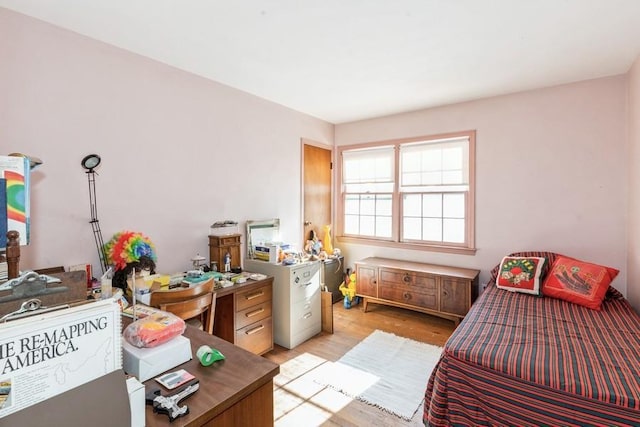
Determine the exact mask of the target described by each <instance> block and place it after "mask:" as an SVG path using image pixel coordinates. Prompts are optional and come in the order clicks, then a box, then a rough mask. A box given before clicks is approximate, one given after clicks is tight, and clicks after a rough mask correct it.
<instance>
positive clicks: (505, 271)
mask: <svg viewBox="0 0 640 427" xmlns="http://www.w3.org/2000/svg"><path fill="white" fill-rule="evenodd" d="M546 261H547V260H546V259H545V258H542V257H515V256H506V257H504V258H502V262H501V263H500V268H499V269H498V276H497V277H496V286H497V287H499V288H500V289H505V290H507V291H511V292H522V293H525V294H532V295H541V293H542V292H541V289H540V288H541V287H540V283H541V280H542V272H543V271H544V265H545V263H546Z"/></svg>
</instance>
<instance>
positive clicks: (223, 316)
mask: <svg viewBox="0 0 640 427" xmlns="http://www.w3.org/2000/svg"><path fill="white" fill-rule="evenodd" d="M272 299H273V278H272V277H267V278H266V279H264V280H247V281H246V282H245V283H242V284H237V285H233V286H230V287H228V288H222V289H217V290H216V316H215V320H214V324H213V334H214V335H216V336H218V337H220V338H222V339H224V340H227V341H229V342H230V343H233V344H235V345H237V346H238V347H242V348H244V349H245V350H248V351H250V352H252V353H255V354H263V353H266V352H268V351H270V350H272V349H273V318H272Z"/></svg>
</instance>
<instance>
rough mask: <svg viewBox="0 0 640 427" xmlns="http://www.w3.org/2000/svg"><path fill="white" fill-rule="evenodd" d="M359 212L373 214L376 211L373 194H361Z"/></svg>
mask: <svg viewBox="0 0 640 427" xmlns="http://www.w3.org/2000/svg"><path fill="white" fill-rule="evenodd" d="M360 213H361V214H362V215H374V214H375V213H376V200H375V196H362V200H361V201H360Z"/></svg>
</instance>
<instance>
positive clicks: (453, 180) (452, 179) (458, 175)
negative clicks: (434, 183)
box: [442, 170, 464, 184]
mask: <svg viewBox="0 0 640 427" xmlns="http://www.w3.org/2000/svg"><path fill="white" fill-rule="evenodd" d="M442 183H443V184H462V183H464V180H463V178H462V171H461V170H450V171H444V172H442Z"/></svg>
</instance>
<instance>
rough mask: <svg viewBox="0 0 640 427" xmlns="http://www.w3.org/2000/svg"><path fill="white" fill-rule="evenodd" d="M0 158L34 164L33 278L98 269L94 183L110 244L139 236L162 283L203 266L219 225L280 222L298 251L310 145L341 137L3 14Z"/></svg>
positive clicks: (26, 256)
mask: <svg viewBox="0 0 640 427" xmlns="http://www.w3.org/2000/svg"><path fill="white" fill-rule="evenodd" d="M0 64H2V65H1V66H0V93H1V94H2V96H0V153H9V152H14V151H18V152H24V153H32V154H33V155H36V156H38V157H40V158H42V159H43V161H44V164H43V165H42V166H41V167H40V168H39V169H37V170H36V171H34V173H33V188H32V191H33V194H32V198H31V201H32V224H33V225H32V231H33V240H32V244H31V245H30V246H29V247H25V248H23V251H22V263H21V265H22V266H23V267H24V268H38V267H48V266H54V265H67V266H68V265H70V264H79V263H85V262H91V263H93V264H94V267H96V268H97V267H98V265H99V264H98V258H97V250H96V249H95V245H94V241H93V234H92V231H91V227H90V225H89V223H88V221H89V219H90V211H89V194H88V188H87V178H86V175H85V173H84V171H83V169H82V168H81V167H80V160H81V159H82V158H83V157H84V156H85V155H86V154H89V153H94V152H95V153H98V154H100V155H101V156H102V165H101V166H100V167H99V168H98V169H97V172H98V173H99V175H98V176H97V179H96V181H97V182H96V187H97V195H98V212H99V219H100V224H101V227H102V231H103V236H104V239H105V240H107V239H109V238H110V237H111V236H112V235H113V233H115V232H116V231H119V230H123V229H131V230H137V231H142V232H144V233H145V234H147V235H148V236H149V237H150V238H151V239H152V241H153V242H154V243H155V244H156V245H157V250H158V257H159V260H158V269H159V270H160V271H162V272H167V273H170V272H174V271H179V270H184V269H186V268H188V267H189V266H190V261H189V260H190V258H191V257H193V256H194V255H195V254H196V253H198V252H199V253H200V254H202V255H205V256H207V258H208V240H207V234H208V231H209V225H211V223H212V222H213V221H215V220H223V219H234V220H238V221H241V222H244V221H245V220H247V219H266V218H274V217H279V218H281V222H282V229H283V232H282V234H283V237H285V238H286V239H287V240H288V241H292V242H301V241H302V236H301V229H302V226H301V222H302V221H301V218H300V205H301V201H300V161H299V159H300V138H301V137H306V138H309V139H312V140H315V141H319V142H324V143H330V144H332V143H333V125H332V124H329V123H326V122H324V121H321V120H318V119H315V118H313V117H310V116H307V115H304V114H301V113H298V112H295V111H293V110H290V109H287V108H285V107H282V106H280V105H276V104H274V103H271V102H268V101H265V100H263V99H260V98H257V97H255V96H253V95H249V94H247V93H244V92H241V91H238V90H235V89H232V88H229V87H227V86H224V85H221V84H217V83H215V82H211V81H209V80H206V79H203V78H200V77H197V76H194V75H191V74H189V73H186V72H183V71H180V70H177V69H175V68H172V67H169V66H166V65H163V64H160V63H158V62H155V61H152V60H149V59H146V58H144V57H141V56H138V55H135V54H132V53H129V52H126V51H123V50H121V49H118V48H115V47H112V46H109V45H106V44H103V43H100V42H96V41H94V40H91V39H89V38H86V37H83V36H79V35H77V34H75V33H72V32H69V31H66V30H62V29H60V28H57V27H54V26H52V25H49V24H46V23H43V22H41V21H38V20H35V19H32V18H28V17H25V16H23V15H20V14H16V13H14V12H10V11H8V10H6V9H2V8H0Z"/></svg>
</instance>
